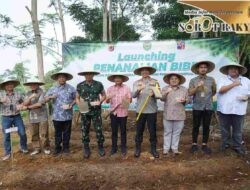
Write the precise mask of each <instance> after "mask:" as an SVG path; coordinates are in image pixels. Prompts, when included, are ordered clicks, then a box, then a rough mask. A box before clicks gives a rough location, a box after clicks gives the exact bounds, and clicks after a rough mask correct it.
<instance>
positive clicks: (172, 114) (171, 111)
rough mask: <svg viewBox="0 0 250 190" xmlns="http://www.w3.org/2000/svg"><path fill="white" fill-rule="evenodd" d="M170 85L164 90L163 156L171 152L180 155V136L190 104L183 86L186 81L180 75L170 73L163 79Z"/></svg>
mask: <svg viewBox="0 0 250 190" xmlns="http://www.w3.org/2000/svg"><path fill="white" fill-rule="evenodd" d="M163 81H164V82H165V83H167V84H168V85H167V86H166V87H164V88H163V89H162V98H161V100H162V101H163V102H164V110H163V126H164V135H163V154H164V155H167V154H168V153H169V151H170V150H172V152H173V153H174V154H180V152H179V150H178V146H179V141H180V134H181V132H182V129H183V127H184V121H185V119H186V113H185V104H186V103H187V102H188V90H187V88H186V87H184V86H182V84H184V83H185V81H186V79H185V77H184V76H183V75H181V74H178V73H168V74H166V75H165V76H164V77H163Z"/></svg>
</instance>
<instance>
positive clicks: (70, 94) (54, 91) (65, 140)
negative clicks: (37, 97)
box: [45, 70, 76, 156]
mask: <svg viewBox="0 0 250 190" xmlns="http://www.w3.org/2000/svg"><path fill="white" fill-rule="evenodd" d="M51 78H52V79H53V80H56V81H57V83H58V84H56V85H55V86H53V87H52V88H50V89H49V90H48V92H47V93H46V95H45V101H46V102H48V101H50V100H52V103H53V114H52V116H53V124H54V127H55V152H54V155H55V156H57V155H59V154H60V153H61V152H63V153H65V154H69V153H70V147H69V142H70V135H71V125H72V118H73V109H72V108H73V105H74V104H75V98H76V90H75V88H74V87H73V86H71V85H70V84H68V83H67V81H68V80H71V79H72V78H73V76H72V74H70V73H68V72H67V71H66V70H62V71H59V72H57V73H54V74H52V75H51ZM62 145H63V146H62Z"/></svg>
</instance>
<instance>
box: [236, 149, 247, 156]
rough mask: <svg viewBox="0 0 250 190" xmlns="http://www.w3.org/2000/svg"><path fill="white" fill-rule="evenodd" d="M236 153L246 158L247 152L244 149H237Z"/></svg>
mask: <svg viewBox="0 0 250 190" xmlns="http://www.w3.org/2000/svg"><path fill="white" fill-rule="evenodd" d="M234 151H235V152H236V153H237V154H238V156H242V157H244V156H245V155H246V152H245V150H243V149H235V150H234Z"/></svg>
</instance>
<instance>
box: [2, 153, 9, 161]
mask: <svg viewBox="0 0 250 190" xmlns="http://www.w3.org/2000/svg"><path fill="white" fill-rule="evenodd" d="M9 159H10V154H6V155H5V156H3V157H2V161H6V160H9Z"/></svg>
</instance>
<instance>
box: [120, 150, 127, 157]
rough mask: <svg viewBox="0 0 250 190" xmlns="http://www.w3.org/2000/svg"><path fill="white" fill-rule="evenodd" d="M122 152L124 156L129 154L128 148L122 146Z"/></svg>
mask: <svg viewBox="0 0 250 190" xmlns="http://www.w3.org/2000/svg"><path fill="white" fill-rule="evenodd" d="M121 152H122V157H125V156H126V154H127V148H121Z"/></svg>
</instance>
